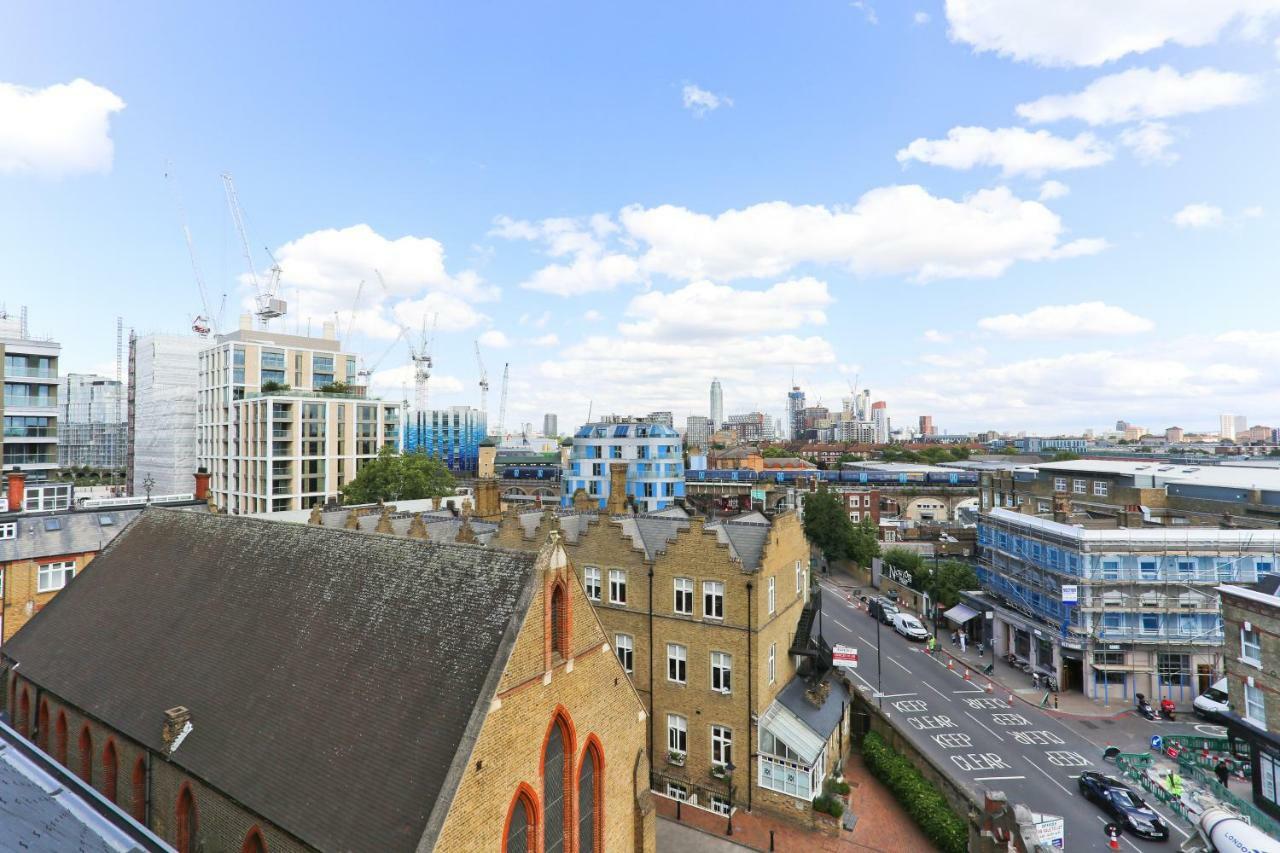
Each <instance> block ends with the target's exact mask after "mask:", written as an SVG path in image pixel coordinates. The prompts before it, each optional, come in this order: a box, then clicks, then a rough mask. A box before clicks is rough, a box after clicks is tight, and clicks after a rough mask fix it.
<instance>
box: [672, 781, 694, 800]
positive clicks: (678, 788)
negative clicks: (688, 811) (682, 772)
mask: <svg viewBox="0 0 1280 853" xmlns="http://www.w3.org/2000/svg"><path fill="white" fill-rule="evenodd" d="M667 796H668V797H670V798H671V799H673V800H676V801H677V802H681V803H687V802H689V789H688V788H686V787H685V786H684V785H682V784H680V783H679V782H667Z"/></svg>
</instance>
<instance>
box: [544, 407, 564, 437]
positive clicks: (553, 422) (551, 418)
mask: <svg viewBox="0 0 1280 853" xmlns="http://www.w3.org/2000/svg"><path fill="white" fill-rule="evenodd" d="M558 420H559V419H558V418H557V417H556V416H555V415H554V414H552V413H550V412H548V413H547V414H545V415H543V416H542V435H543V437H544V438H555V437H556V436H558V435H559V434H560V425H559V423H558Z"/></svg>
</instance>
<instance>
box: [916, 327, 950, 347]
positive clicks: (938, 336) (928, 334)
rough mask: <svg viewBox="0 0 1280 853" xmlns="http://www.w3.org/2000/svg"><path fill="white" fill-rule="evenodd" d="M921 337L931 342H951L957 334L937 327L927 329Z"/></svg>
mask: <svg viewBox="0 0 1280 853" xmlns="http://www.w3.org/2000/svg"><path fill="white" fill-rule="evenodd" d="M921 337H922V338H924V339H925V340H926V341H928V342H929V343H931V344H949V343H951V341H952V339H953V338H954V337H955V336H954V335H951V334H948V333H947V332H939V331H938V330H937V329H925V330H924V334H923V335H921Z"/></svg>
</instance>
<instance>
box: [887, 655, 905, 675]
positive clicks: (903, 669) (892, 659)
mask: <svg viewBox="0 0 1280 853" xmlns="http://www.w3.org/2000/svg"><path fill="white" fill-rule="evenodd" d="M885 657H887V658H889V660H891V661H893V662H894V663H898V661H897V659H896V658H894V657H892V656H890V655H885ZM898 666H899V667H901V668H902V671H903V672H905V673H906V674H907V675H911V670H909V669H907V668H906V667H905V666H902V664H900V663H898Z"/></svg>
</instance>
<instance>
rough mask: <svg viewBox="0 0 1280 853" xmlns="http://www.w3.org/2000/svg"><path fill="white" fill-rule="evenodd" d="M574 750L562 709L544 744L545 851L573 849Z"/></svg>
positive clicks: (543, 802)
mask: <svg viewBox="0 0 1280 853" xmlns="http://www.w3.org/2000/svg"><path fill="white" fill-rule="evenodd" d="M573 754H574V743H573V730H572V728H571V724H570V723H569V720H568V719H567V717H566V715H565V713H564V711H563V709H561V710H559V711H557V713H556V716H555V719H554V720H552V722H551V728H550V730H549V731H548V732H547V739H546V744H545V745H544V746H543V748H542V810H543V814H544V818H543V822H542V853H565V851H566V850H569V849H572V848H571V843H572V842H571V839H572V837H573V833H574V830H575V827H574V825H573V793H574V792H573V763H572V758H573Z"/></svg>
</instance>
